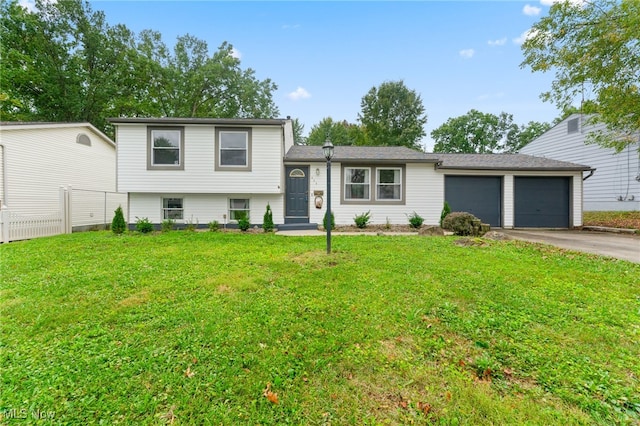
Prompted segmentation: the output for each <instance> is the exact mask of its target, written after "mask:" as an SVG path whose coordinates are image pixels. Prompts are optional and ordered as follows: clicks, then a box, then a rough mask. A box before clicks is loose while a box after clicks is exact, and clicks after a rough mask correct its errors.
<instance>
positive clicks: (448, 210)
mask: <svg viewBox="0 0 640 426" xmlns="http://www.w3.org/2000/svg"><path fill="white" fill-rule="evenodd" d="M449 213H451V207H450V206H449V203H447V202H446V201H445V202H444V207H442V213H440V228H442V221H443V220H444V218H445V217H447V215H448V214H449Z"/></svg>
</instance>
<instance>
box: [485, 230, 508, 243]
mask: <svg viewBox="0 0 640 426" xmlns="http://www.w3.org/2000/svg"><path fill="white" fill-rule="evenodd" d="M484 238H486V239H488V240H496V241H506V240H510V239H511V237H510V236H508V235H507V234H505V233H504V232H498V231H489V232H487V233H486V234H484Z"/></svg>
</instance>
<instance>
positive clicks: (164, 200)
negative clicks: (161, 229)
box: [161, 197, 184, 221]
mask: <svg viewBox="0 0 640 426" xmlns="http://www.w3.org/2000/svg"><path fill="white" fill-rule="evenodd" d="M170 200H180V207H170V206H168V205H167V204H168V203H169V201H170ZM170 212H179V213H180V217H171V216H170V214H169V213H170ZM161 217H162V220H168V219H171V220H175V221H182V220H184V198H182V197H162V216H161Z"/></svg>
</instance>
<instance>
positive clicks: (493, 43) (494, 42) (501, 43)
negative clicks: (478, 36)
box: [487, 37, 507, 46]
mask: <svg viewBox="0 0 640 426" xmlns="http://www.w3.org/2000/svg"><path fill="white" fill-rule="evenodd" d="M487 43H488V44H489V46H504V45H505V44H506V43H507V38H506V37H502V38H499V39H498V40H489V41H488V42H487Z"/></svg>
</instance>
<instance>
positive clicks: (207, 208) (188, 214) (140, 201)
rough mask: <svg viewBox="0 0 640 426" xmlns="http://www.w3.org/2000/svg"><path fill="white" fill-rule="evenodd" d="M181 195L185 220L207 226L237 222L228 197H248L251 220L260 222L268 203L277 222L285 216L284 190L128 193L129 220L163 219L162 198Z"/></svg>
mask: <svg viewBox="0 0 640 426" xmlns="http://www.w3.org/2000/svg"><path fill="white" fill-rule="evenodd" d="M163 198H181V199H182V203H183V204H182V205H183V217H184V220H189V221H192V222H193V223H194V224H195V223H198V224H199V225H200V226H206V225H207V224H208V223H209V222H211V221H214V220H217V221H218V223H219V224H220V226H223V225H224V224H228V223H235V222H234V221H233V220H231V219H230V217H229V199H230V198H233V199H249V207H250V209H249V217H250V218H252V223H256V224H260V223H261V222H262V217H263V216H264V212H265V211H266V208H267V204H269V205H270V206H271V210H272V211H273V218H274V222H275V223H276V224H279V223H282V221H283V219H280V220H278V218H283V217H284V195H282V194H275V195H274V194H261V195H260V194H251V195H249V194H231V195H226V194H165V195H163V194H152V193H132V194H129V217H128V218H127V221H128V222H129V223H135V218H136V216H137V217H146V218H149V220H150V221H151V222H152V223H155V224H160V223H162V220H163V216H162V208H160V207H161V206H162V199H163Z"/></svg>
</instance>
